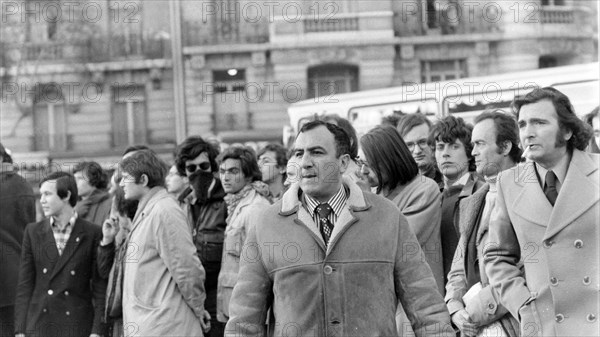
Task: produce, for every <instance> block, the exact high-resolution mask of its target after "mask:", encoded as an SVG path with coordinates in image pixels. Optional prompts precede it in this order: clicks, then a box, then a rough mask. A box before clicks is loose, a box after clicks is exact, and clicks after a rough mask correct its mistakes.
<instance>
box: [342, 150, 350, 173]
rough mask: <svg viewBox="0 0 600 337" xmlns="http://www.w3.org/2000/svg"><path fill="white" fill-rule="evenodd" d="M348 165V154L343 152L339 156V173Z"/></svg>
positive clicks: (344, 170)
mask: <svg viewBox="0 0 600 337" xmlns="http://www.w3.org/2000/svg"><path fill="white" fill-rule="evenodd" d="M348 165H350V155H349V154H343V155H341V156H340V173H342V174H344V172H346V170H347V169H348Z"/></svg>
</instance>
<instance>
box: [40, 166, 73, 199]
mask: <svg viewBox="0 0 600 337" xmlns="http://www.w3.org/2000/svg"><path fill="white" fill-rule="evenodd" d="M52 180H56V195H58V197H59V198H61V199H64V198H66V197H67V196H68V195H69V192H71V196H70V197H69V205H71V207H75V205H76V204H77V198H78V197H79V195H78V194H77V182H76V181H75V177H73V175H72V174H70V173H67V172H63V171H59V172H54V173H50V174H49V175H47V176H46V177H45V178H43V179H42V181H40V185H39V187H41V186H42V184H43V183H45V182H46V181H52Z"/></svg>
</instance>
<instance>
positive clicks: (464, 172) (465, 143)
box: [429, 116, 484, 284]
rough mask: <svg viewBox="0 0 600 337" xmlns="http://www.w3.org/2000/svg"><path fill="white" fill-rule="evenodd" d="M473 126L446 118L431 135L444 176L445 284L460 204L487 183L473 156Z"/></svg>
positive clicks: (443, 250)
mask: <svg viewBox="0 0 600 337" xmlns="http://www.w3.org/2000/svg"><path fill="white" fill-rule="evenodd" d="M472 130H473V127H472V126H471V125H470V124H466V123H465V122H464V120H463V119H462V118H456V117H454V116H447V117H445V118H443V119H442V120H440V121H438V122H437V123H435V124H434V125H433V127H432V128H431V131H430V133H429V143H431V144H435V159H436V161H437V165H438V168H439V170H440V171H441V172H442V175H443V176H444V190H443V191H442V223H441V226H440V230H441V234H442V259H443V266H444V284H446V283H447V282H448V272H450V268H451V267H452V259H453V258H454V252H455V250H456V246H457V245H458V238H459V237H460V230H459V228H458V218H459V211H460V210H459V207H458V204H459V201H460V200H461V199H463V198H466V197H469V196H470V195H472V194H473V193H474V192H475V191H477V190H478V189H479V188H480V187H481V186H482V185H483V184H484V182H483V181H481V180H480V179H479V178H478V177H477V175H476V174H475V173H474V172H473V171H475V161H474V160H473V156H472V155H471V150H472V149H473V146H472V145H471V132H472Z"/></svg>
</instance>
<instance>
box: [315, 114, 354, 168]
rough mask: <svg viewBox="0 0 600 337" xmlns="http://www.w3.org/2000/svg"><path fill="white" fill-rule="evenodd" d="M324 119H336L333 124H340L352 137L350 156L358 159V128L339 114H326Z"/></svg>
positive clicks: (349, 136)
mask: <svg viewBox="0 0 600 337" xmlns="http://www.w3.org/2000/svg"><path fill="white" fill-rule="evenodd" d="M323 120H324V121H326V122H329V121H334V122H335V123H332V124H335V125H337V126H339V127H340V128H342V130H344V131H345V132H346V134H347V135H348V138H350V152H349V154H350V158H352V159H356V157H358V137H357V136H356V130H355V129H354V127H353V126H352V124H351V123H350V121H349V120H347V119H346V118H344V117H342V116H338V115H325V117H323Z"/></svg>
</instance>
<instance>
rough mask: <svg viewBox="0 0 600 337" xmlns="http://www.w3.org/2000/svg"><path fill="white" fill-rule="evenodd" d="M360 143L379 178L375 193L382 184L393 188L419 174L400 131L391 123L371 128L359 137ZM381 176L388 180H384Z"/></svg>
mask: <svg viewBox="0 0 600 337" xmlns="http://www.w3.org/2000/svg"><path fill="white" fill-rule="evenodd" d="M360 145H361V148H362V150H363V152H364V153H365V156H366V157H367V158H366V159H367V161H368V162H369V166H370V167H371V168H373V169H374V171H375V174H376V175H377V179H378V180H379V185H378V186H377V193H379V192H381V189H382V188H383V187H384V186H388V187H389V188H390V189H394V188H396V186H398V185H404V184H406V183H408V182H410V181H411V180H413V179H414V178H415V177H416V176H417V174H419V167H418V166H417V162H416V161H415V159H414V158H413V156H412V154H411V153H410V151H409V150H408V147H407V146H406V143H405V142H404V140H403V139H402V137H401V136H400V133H398V131H397V130H396V129H395V128H394V127H393V126H391V125H380V126H376V127H375V128H373V129H371V130H370V131H369V132H367V133H366V134H365V135H364V136H362V137H361V138H360ZM383 176H386V177H387V178H388V181H385V182H384V181H383Z"/></svg>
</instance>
